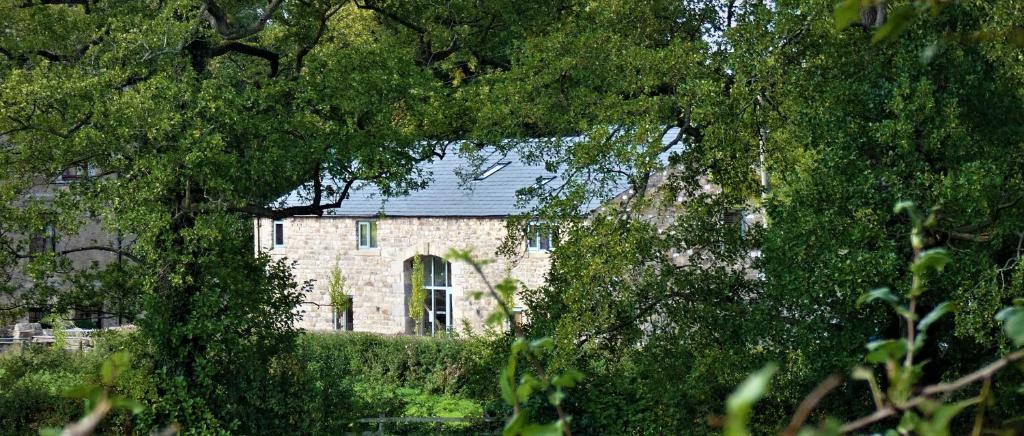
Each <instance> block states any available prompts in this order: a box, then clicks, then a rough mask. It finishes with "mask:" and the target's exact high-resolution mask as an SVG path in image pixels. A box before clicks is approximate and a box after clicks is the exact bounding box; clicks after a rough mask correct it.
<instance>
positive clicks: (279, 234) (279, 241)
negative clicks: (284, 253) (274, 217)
mask: <svg viewBox="0 0 1024 436" xmlns="http://www.w3.org/2000/svg"><path fill="white" fill-rule="evenodd" d="M274 244H275V245H284V223H274Z"/></svg>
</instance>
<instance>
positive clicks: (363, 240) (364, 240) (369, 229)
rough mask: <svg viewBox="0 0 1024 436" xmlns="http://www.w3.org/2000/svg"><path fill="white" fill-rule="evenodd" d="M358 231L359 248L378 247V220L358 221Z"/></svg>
mask: <svg viewBox="0 0 1024 436" xmlns="http://www.w3.org/2000/svg"><path fill="white" fill-rule="evenodd" d="M356 233H357V235H356V236H357V237H358V239H359V249H360V250H365V249H368V248H377V222H376V221H359V222H357V223H356Z"/></svg>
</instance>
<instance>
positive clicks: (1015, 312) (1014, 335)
mask: <svg viewBox="0 0 1024 436" xmlns="http://www.w3.org/2000/svg"><path fill="white" fill-rule="evenodd" d="M996 320H998V321H1002V323H1003V332H1004V333H1006V337H1007V338H1009V339H1010V341H1011V342H1013V345H1014V346H1015V347H1021V346H1024V308H1022V307H1007V308H1005V309H1003V310H1000V311H999V313H998V314H996Z"/></svg>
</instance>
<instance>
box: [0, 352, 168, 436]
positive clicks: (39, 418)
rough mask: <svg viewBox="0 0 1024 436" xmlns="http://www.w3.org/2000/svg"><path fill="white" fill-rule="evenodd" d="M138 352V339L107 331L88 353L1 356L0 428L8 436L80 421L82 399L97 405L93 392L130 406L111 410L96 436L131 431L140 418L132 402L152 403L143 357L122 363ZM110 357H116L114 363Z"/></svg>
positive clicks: (88, 408) (14, 353)
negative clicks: (132, 361)
mask: <svg viewBox="0 0 1024 436" xmlns="http://www.w3.org/2000/svg"><path fill="white" fill-rule="evenodd" d="M138 350H139V347H138V340H137V338H134V337H131V336H123V335H118V334H114V333H108V334H105V335H103V336H102V337H101V338H100V339H99V340H98V341H97V343H96V348H95V349H94V350H92V351H87V352H80V351H68V350H63V349H53V348H44V347H26V348H24V349H21V350H17V349H11V350H8V351H6V352H4V353H3V354H0V406H2V407H0V427H2V428H4V432H5V433H8V434H23V435H29V434H39V431H40V430H41V429H44V428H52V427H61V426H63V425H64V424H66V423H69V422H74V421H76V420H78V419H79V418H80V417H81V415H82V403H83V398H84V399H86V400H87V401H93V403H94V404H95V399H98V397H95V395H96V394H100V395H103V394H106V395H107V397H108V398H110V399H118V398H120V399H119V400H117V403H118V404H119V405H121V406H130V407H128V408H125V407H120V408H116V407H115V408H114V409H113V410H111V411H110V412H109V413H108V414H107V415H106V417H105V418H104V419H103V420H102V421H100V423H99V426H98V428H97V433H116V434H129V433H132V432H133V431H134V430H133V429H135V428H137V424H138V419H139V417H138V416H134V412H135V411H138V408H137V404H135V403H134V402H133V401H132V400H136V401H150V400H151V399H152V398H153V395H154V390H153V388H152V383H151V381H150V380H151V379H150V378H149V377H150V374H149V371H150V370H151V366H150V365H149V364H148V363H147V362H145V360H144V359H143V360H141V361H140V359H133V360H134V363H133V364H132V365H131V367H128V366H127V365H123V363H124V361H125V356H126V355H127V353H135V352H137V351H138ZM114 355H117V356H120V357H118V358H117V362H115V361H114V360H112V357H111V356H114ZM115 370H116V371H115ZM115 373H116V376H115ZM90 397H92V398H91V399H90ZM85 410H86V411H87V412H88V411H89V410H90V407H89V405H86V409H85Z"/></svg>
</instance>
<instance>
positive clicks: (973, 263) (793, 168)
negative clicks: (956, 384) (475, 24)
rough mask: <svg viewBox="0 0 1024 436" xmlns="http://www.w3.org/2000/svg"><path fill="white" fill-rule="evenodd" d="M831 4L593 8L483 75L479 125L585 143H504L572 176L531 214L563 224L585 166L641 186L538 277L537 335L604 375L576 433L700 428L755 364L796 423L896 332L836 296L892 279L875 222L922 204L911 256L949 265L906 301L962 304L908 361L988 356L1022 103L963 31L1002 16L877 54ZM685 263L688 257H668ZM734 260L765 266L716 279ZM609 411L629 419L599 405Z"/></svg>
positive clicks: (896, 43) (966, 7)
mask: <svg viewBox="0 0 1024 436" xmlns="http://www.w3.org/2000/svg"><path fill="white" fill-rule="evenodd" d="M892 3H893V2H890V6H892V7H896V6H893V5H892ZM897 6H898V5H897ZM833 7H834V4H833V3H831V2H808V1H801V2H796V1H793V2H773V3H771V4H764V3H760V2H749V3H739V2H725V3H724V4H714V3H701V2H692V3H687V4H685V5H683V4H662V3H659V2H648V3H640V4H637V3H635V2H633V3H630V4H629V5H626V4H624V3H618V2H603V3H602V4H601V5H593V6H592V7H590V8H588V9H587V10H586V11H584V12H581V13H580V14H578V15H574V16H573V17H569V18H567V19H565V20H563V21H562V23H561V25H560V26H558V27H556V28H554V29H552V30H551V31H550V32H549V34H547V35H546V36H545V37H543V38H536V39H534V40H533V44H532V45H531V46H530V47H528V48H527V49H526V50H525V51H524V53H523V54H521V55H520V58H519V59H521V60H523V62H520V63H517V64H516V68H514V69H513V70H511V71H509V72H508V73H506V74H501V75H496V76H492V77H491V78H489V79H491V80H495V81H496V82H498V83H500V85H496V86H494V87H492V88H490V89H489V91H490V92H495V91H494V90H495V89H502V88H500V87H501V86H504V87H507V95H506V97H505V98H504V99H495V100H496V101H503V102H510V103H504V104H503V105H502V106H500V107H495V108H494V109H493V111H494V112H493V113H494V114H495V116H494V118H493V119H494V121H493V122H492V123H491V124H488V125H487V126H488V127H490V126H492V125H499V121H500V119H504V120H505V122H504V123H503V124H500V125H501V126H505V127H503V128H507V129H508V130H509V131H513V130H514V129H515V128H516V122H517V121H515V119H516V117H515V116H514V114H517V113H522V114H526V118H527V119H529V120H540V121H537V122H538V123H544V124H545V130H548V131H556V130H558V129H559V128H561V129H563V131H564V132H565V133H566V134H572V135H576V134H579V133H586V134H588V135H587V137H586V138H584V139H582V140H580V139H579V138H573V140H567V141H548V142H543V143H542V145H541V146H536V145H535V144H531V143H526V142H524V143H523V145H522V146H521V148H522V149H524V151H523V152H524V153H526V154H527V155H530V154H529V153H530V152H531V151H532V152H533V154H532V155H534V156H543V158H546V159H550V160H555V161H557V160H559V158H563V159H564V162H560V164H562V165H563V168H564V169H565V171H566V172H567V173H568V174H574V175H577V177H578V180H580V181H579V182H570V183H569V184H567V185H566V186H565V187H564V189H563V188H557V189H553V190H551V191H549V192H546V193H540V194H541V197H542V198H544V199H545V200H547V201H548V204H549V205H551V206H552V208H553V209H555V211H551V210H547V211H540V212H539V213H540V214H542V215H543V214H546V213H548V214H551V215H552V216H553V218H552V219H554V217H557V216H559V214H560V212H559V211H563V212H564V211H570V213H571V212H575V211H578V206H579V205H580V204H586V203H587V202H588V201H589V198H588V197H587V196H586V194H587V193H589V192H592V191H591V190H590V189H589V187H590V186H595V185H596V186H598V187H599V188H600V187H601V186H600V183H596V182H595V181H592V180H591V179H590V177H591V175H592V174H597V175H595V176H593V177H595V178H600V177H601V176H602V175H604V176H606V178H605V180H607V179H609V178H612V179H614V178H620V179H621V178H622V177H626V176H628V177H629V181H630V182H631V187H632V189H633V192H635V193H636V194H637V195H636V197H637V198H633V199H631V200H628V201H626V202H625V204H624V206H623V207H621V208H616V209H613V210H610V211H609V212H608V213H607V214H606V215H601V216H598V217H595V218H593V219H591V220H589V221H582V222H580V221H578V220H577V221H576V223H577V225H579V227H577V228H576V229H575V230H574V231H573V232H571V234H570V235H569V237H568V238H565V242H564V243H563V244H562V246H561V247H559V248H558V249H557V250H556V252H555V254H554V265H553V268H552V274H551V276H550V281H549V283H548V285H547V286H546V287H544V288H542V289H539V290H536V291H535V292H534V293H533V294H532V295H531V296H530V305H529V310H530V311H531V316H530V318H531V320H532V322H533V324H534V325H533V328H536V329H540V330H541V332H540V333H539V334H552V336H553V337H554V338H555V340H556V341H562V342H564V343H563V344H560V345H564V346H559V347H558V349H559V350H571V352H566V353H565V354H564V355H563V358H564V359H566V362H567V363H566V366H568V367H577V368H581V369H583V370H584V372H588V373H596V374H604V375H606V376H607V378H604V379H601V378H600V377H599V378H591V379H589V380H591V382H590V383H589V386H587V387H584V389H583V395H584V396H585V397H587V396H589V398H586V399H584V400H583V401H584V402H587V403H585V404H583V405H581V406H580V409H581V410H604V411H606V413H604V414H601V413H597V414H592V415H590V416H589V417H587V416H586V415H587V414H583V417H582V418H581V420H583V421H581V422H587V421H586V420H587V419H588V418H589V419H593V421H591V423H592V424H593V425H595V427H594V428H601V429H604V430H605V431H607V429H608V428H618V429H621V430H622V431H626V430H629V429H636V428H643V429H648V431H651V432H654V433H658V432H668V433H671V432H673V431H672V430H675V432H679V431H682V430H681V429H689V428H694V427H700V426H702V425H703V423H704V422H706V418H707V416H708V415H711V414H714V413H715V412H714V410H713V407H712V408H711V409H709V408H708V407H707V406H706V405H707V404H709V402H713V401H714V400H715V399H716V398H718V399H720V398H724V397H725V396H726V395H727V394H728V392H730V391H731V387H732V386H735V385H736V384H737V383H738V382H739V380H741V379H742V377H743V376H744V374H745V373H748V372H749V371H751V370H753V369H755V368H757V367H759V366H760V364H761V363H762V362H764V361H767V360H776V361H779V362H780V363H782V366H781V367H780V370H779V371H780V372H779V375H778V377H779V379H781V380H783V381H782V382H781V384H782V385H784V386H786V387H787V388H786V389H779V390H773V391H772V392H771V393H770V394H769V397H768V402H769V403H768V404H769V407H770V408H772V409H773V410H785V409H792V408H793V407H795V405H796V404H797V402H799V401H800V399H801V398H802V397H803V395H804V393H805V392H807V391H809V390H811V388H812V387H813V386H814V384H815V383H817V382H818V381H820V380H822V379H824V378H825V377H826V376H827V375H828V374H829V373H830V372H832V371H838V370H842V369H844V368H848V367H850V366H852V365H853V364H854V363H856V362H857V361H859V360H860V359H861V357H862V354H863V353H862V348H861V347H862V343H863V341H862V339H863V338H865V337H872V336H876V335H882V334H894V333H898V330H899V329H900V328H901V327H900V326H899V324H898V323H895V322H892V320H891V319H888V318H886V316H885V314H884V311H883V310H881V309H857V308H856V305H855V304H853V303H854V301H855V300H856V298H857V295H859V293H860V292H861V291H862V290H863V289H865V288H871V287H874V286H878V285H881V284H886V283H903V282H906V281H909V275H908V274H907V273H906V272H905V268H903V264H904V262H905V261H904V259H906V258H908V257H909V256H908V255H907V254H908V253H907V250H906V248H905V247H904V245H903V244H900V243H899V242H898V241H899V235H900V234H901V232H902V231H903V229H904V228H905V226H906V221H905V219H903V218H900V217H899V216H897V215H896V214H894V213H891V212H889V211H890V210H891V208H890V205H891V204H893V203H895V202H897V201H900V200H904V199H910V200H914V201H917V202H920V203H926V204H939V205H941V211H940V212H939V214H938V218H937V219H938V225H937V226H936V227H935V230H934V231H932V232H930V233H929V234H928V236H927V238H928V242H927V246H928V247H930V248H931V247H944V248H946V249H949V250H950V251H951V252H952V253H954V255H953V257H954V261H955V264H956V265H957V266H956V267H955V268H954V269H953V270H952V271H950V272H949V274H947V275H944V276H943V277H942V278H940V279H936V281H937V283H935V284H934V288H935V289H941V290H943V291H941V292H936V293H935V294H933V295H929V296H928V298H926V299H925V300H924V301H922V302H920V304H921V305H922V311H925V310H928V309H930V308H931V307H932V306H935V305H936V304H938V303H939V302H942V301H947V300H949V301H953V302H954V303H956V304H957V305H959V306H962V307H964V309H963V310H960V311H958V312H957V313H956V314H955V316H954V317H952V318H950V319H948V320H945V321H942V322H940V323H939V324H938V325H936V326H933V329H934V330H933V331H932V335H933V337H939V338H941V340H940V341H939V343H941V344H942V345H937V346H934V347H932V348H930V349H927V350H925V353H927V357H928V358H929V359H932V363H931V364H930V365H933V367H932V368H933V370H935V374H947V375H949V376H955V375H957V374H962V373H963V372H964V371H969V370H971V369H972V368H977V367H979V366H981V365H983V364H985V363H986V362H988V361H990V360H992V358H993V357H994V356H996V355H998V354H999V353H1000V352H1001V350H1002V349H1003V342H1001V341H1002V339H1000V335H999V334H998V324H997V323H996V321H995V320H994V319H993V318H992V314H993V313H995V312H996V311H998V309H999V308H1000V307H1003V306H1005V305H1007V304H1008V303H1009V302H1010V300H1011V299H1012V298H1014V297H1019V296H1020V295H1021V289H1022V288H1021V282H1020V280H1019V278H1020V276H1019V274H1018V271H1019V268H1020V267H1019V265H1020V261H1019V259H1020V253H1021V251H1020V250H1019V248H1018V247H1019V244H1020V241H1021V240H1022V238H1021V231H1022V230H1021V229H1024V221H1022V220H1021V216H1022V214H1021V211H1022V207H1024V203H1022V202H1021V201H1019V198H1018V197H1020V195H1019V193H1020V192H1024V189H1022V188H1024V186H1022V185H1021V183H1022V179H1021V177H1020V175H1021V174H1022V173H1024V171H1022V170H1024V168H1022V167H1021V163H1022V162H1024V159H1022V158H1024V156H1022V155H1021V148H1020V147H1019V144H1020V143H1021V141H1022V138H1024V135H1022V133H1024V131H1022V130H1021V129H1020V127H1019V126H1020V125H1021V123H1020V121H1021V117H1022V116H1024V112H1022V111H1021V108H1022V107H1024V106H1022V105H1021V95H1020V93H1019V92H1018V90H1019V89H1021V85H1022V83H1021V81H1020V80H1021V77H1022V76H1021V75H1020V71H1021V69H1020V64H1019V62H1016V61H1012V60H1011V59H1012V56H1011V55H1010V54H1009V53H1017V54H1018V55H1019V47H1017V46H1016V45H1014V44H1012V43H1011V42H1012V41H1009V40H1008V39H1009V37H1006V38H1002V39H998V38H997V39H992V40H984V41H978V40H970V39H968V38H965V36H966V35H972V34H974V33H975V32H982V31H986V30H989V29H998V30H1002V29H1007V28H1008V27H1009V24H1008V23H1012V22H1015V20H1016V21H1019V19H1020V11H1019V8H1016V7H1014V6H1013V5H1011V4H1010V3H1008V2H996V3H991V4H986V5H984V6H982V5H980V4H976V3H970V2H961V3H958V2H953V3H950V4H948V5H947V6H946V7H945V8H944V9H943V10H942V11H941V13H939V14H937V15H934V16H933V15H931V14H920V16H918V17H917V18H916V19H915V20H913V21H911V22H907V23H906V24H907V26H906V28H905V30H904V31H903V32H902V33H901V34H900V36H899V37H898V38H886V39H882V40H880V41H878V42H874V43H873V42H872V38H873V36H874V34H875V32H876V31H875V30H874V29H868V28H864V27H859V26H855V27H850V28H844V29H837V28H836V26H835V23H834V21H833V14H834V10H833ZM889 19H890V20H892V19H894V18H893V16H892V15H891V14H890V16H889ZM659 84H665V85H666V86H659ZM669 85H670V86H669ZM483 113H484V114H485V115H487V114H491V112H488V111H484V112H483ZM499 114H500V115H499ZM520 119H521V118H520ZM666 126H667V127H678V128H679V130H678V132H679V133H680V140H681V141H684V143H685V144H686V146H685V151H683V152H681V153H679V154H678V155H676V156H675V157H674V158H672V162H673V163H674V164H676V165H675V167H674V168H675V170H674V172H673V173H672V174H670V175H668V176H667V177H668V181H667V183H666V184H664V185H663V186H664V187H663V189H661V190H659V191H658V192H657V193H655V195H654V196H653V197H651V198H648V199H646V200H645V199H643V198H639V197H640V194H643V193H644V192H645V191H646V190H648V189H649V185H648V183H647V182H648V181H649V180H650V177H654V176H656V175H657V172H656V170H658V169H660V168H659V166H658V165H657V164H656V160H654V159H653V156H654V155H656V153H658V152H660V151H661V150H663V149H664V144H663V143H662V142H661V141H660V135H661V133H662V132H663V131H664V130H663V129H664V128H665V127H666ZM556 156H557V157H556ZM652 170H655V172H652ZM617 171H621V173H617ZM762 172H763V173H765V174H767V176H768V177H761V175H762V174H761V173H762ZM597 182H600V180H597ZM766 182H770V183H766ZM706 183H711V184H712V185H714V186H715V187H716V189H712V190H706V189H704V188H705V184H706ZM588 185H590V186H588ZM607 185H612V184H611V183H608V184H607ZM607 185H605V186H607ZM612 191H614V190H612V189H609V190H606V191H605V192H604V194H607V193H608V192H612ZM617 193H621V190H620V191H618V192H617ZM738 206H740V207H745V208H747V209H755V210H756V209H759V210H763V211H764V212H765V215H766V218H767V226H766V227H765V228H763V229H759V228H753V229H748V231H747V232H746V233H745V234H744V235H743V237H742V238H741V237H739V231H738V229H736V228H735V227H733V225H734V224H733V223H731V222H730V220H726V219H723V218H724V217H725V216H726V214H727V213H728V212H729V211H730V209H732V208H735V207H738ZM562 215H564V214H562ZM665 216H668V217H670V220H669V222H668V223H666V222H665V221H664V220H663V218H664V217H665ZM655 224H658V225H655ZM659 230H660V231H659ZM750 250H756V251H754V252H753V253H755V254H756V256H754V257H753V259H752V258H751V256H749V255H750V254H751V251H750ZM685 253H691V254H690V255H691V256H697V260H698V261H697V262H692V263H690V264H689V265H688V266H686V267H682V268H680V267H678V266H677V265H675V263H674V262H671V261H669V260H668V259H670V258H671V256H672V255H681V256H682V255H685ZM751 260H753V262H754V265H753V266H754V268H755V270H756V271H758V272H759V273H760V274H758V275H753V274H751V275H749V276H746V275H743V274H737V272H736V271H735V270H734V269H730V268H728V265H729V264H730V263H731V262H736V261H739V262H741V263H743V262H749V261H751ZM878 326H883V327H881V328H879V327H878ZM631 350H634V351H635V352H634V351H631ZM1007 377H1016V375H1008V376H1007ZM598 380H600V381H598ZM680 380H683V381H684V383H680V382H679V381H680ZM726 380H728V382H727V383H726ZM680 384H682V385H683V386H684V387H682V388H680V389H677V390H675V389H674V390H668V391H666V390H664V389H661V387H663V386H666V385H672V386H678V385H680ZM997 384H998V383H997ZM1010 384H1012V379H1010V380H1007V382H1005V383H1004V384H1003V385H1004V386H1008V385H1010ZM790 388H792V389H790ZM841 389H847V387H845V386H844V387H842V388H841ZM624 392H630V393H631V394H625V393H624ZM1000 395H1004V396H1009V395H1012V393H1011V392H1010V389H1005V388H1004V390H1003V391H1002V394H1000ZM622 397H626V398H630V401H628V404H624V403H627V402H617V401H614V400H613V399H614V398H622ZM862 400H863V398H862V397H850V396H843V395H838V396H835V397H831V398H830V399H829V400H828V401H832V402H834V403H835V404H834V405H835V406H836V407H831V406H832V405H830V407H829V410H831V411H832V412H831V413H833V414H836V413H838V414H839V415H844V414H845V416H848V417H855V416H857V415H858V414H860V413H862V412H864V411H866V410H870V408H871V404H867V403H864V402H863V401H862ZM667 404H671V405H678V407H673V406H665V405H667ZM1001 404H1004V405H1007V406H1006V407H1007V409H1008V410H1010V409H1012V407H1014V404H1016V403H1013V402H1009V403H1006V402H1004V403H1001ZM666 409H667V410H666ZM610 411H619V412H620V413H612V412H610ZM837 411H838V412H837ZM1000 413H1003V414H1004V415H1003V416H1005V413H1006V410H1004V411H1003V412H1000ZM577 415H579V414H577ZM782 416H784V414H778V413H776V414H771V413H769V414H766V415H762V416H759V417H758V419H761V420H764V421H766V422H767V421H771V420H772V419H782ZM777 427H778V426H776V428H777Z"/></svg>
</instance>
